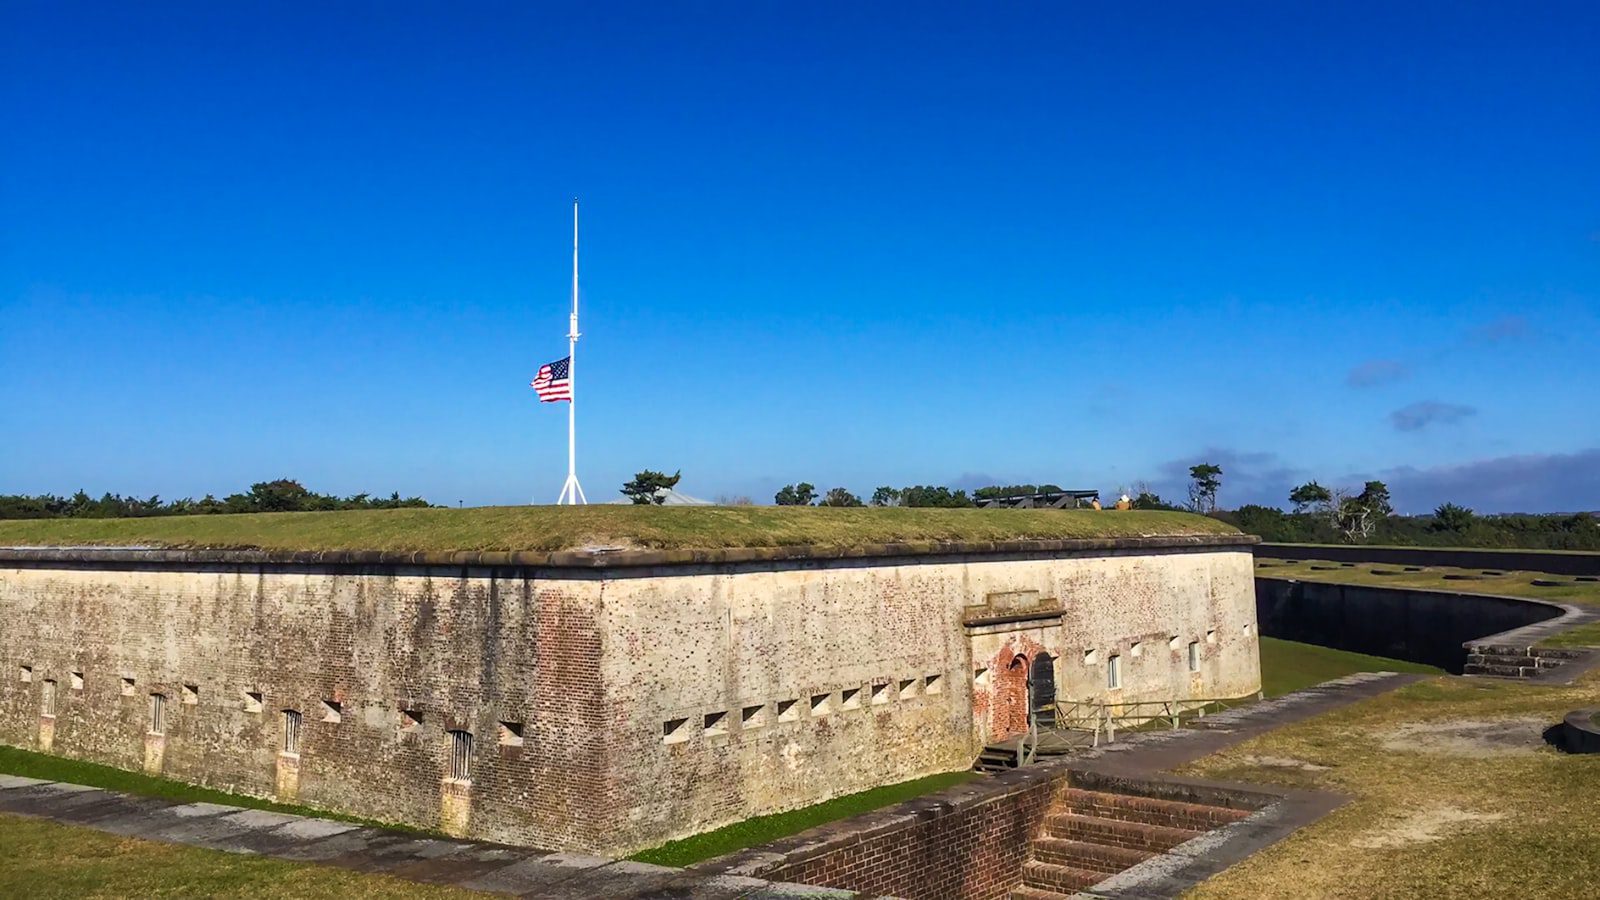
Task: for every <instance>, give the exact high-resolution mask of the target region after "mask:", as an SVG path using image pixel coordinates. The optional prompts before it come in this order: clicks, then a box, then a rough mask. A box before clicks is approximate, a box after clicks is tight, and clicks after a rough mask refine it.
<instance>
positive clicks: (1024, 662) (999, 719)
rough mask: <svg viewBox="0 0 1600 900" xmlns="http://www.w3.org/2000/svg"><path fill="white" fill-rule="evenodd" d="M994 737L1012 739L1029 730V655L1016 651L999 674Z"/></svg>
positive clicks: (996, 682)
mask: <svg viewBox="0 0 1600 900" xmlns="http://www.w3.org/2000/svg"><path fill="white" fill-rule="evenodd" d="M996 675H997V677H996V678H995V688H994V727H993V732H992V734H991V736H990V737H991V739H993V740H997V741H1004V740H1009V739H1010V738H1014V737H1016V736H1017V735H1019V734H1022V733H1023V732H1025V731H1027V730H1028V657H1026V656H1024V655H1022V654H1020V653H1019V654H1017V655H1016V656H1013V657H1011V662H1009V663H1007V664H1006V667H1005V669H1003V670H1002V671H1000V672H998V673H996Z"/></svg>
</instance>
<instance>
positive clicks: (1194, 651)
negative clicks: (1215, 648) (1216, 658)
mask: <svg viewBox="0 0 1600 900" xmlns="http://www.w3.org/2000/svg"><path fill="white" fill-rule="evenodd" d="M1189 671H1191V672H1198V671H1200V642H1199V641H1190V642H1189Z"/></svg>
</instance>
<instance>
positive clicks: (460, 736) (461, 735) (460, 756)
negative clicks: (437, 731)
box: [450, 731, 472, 781]
mask: <svg viewBox="0 0 1600 900" xmlns="http://www.w3.org/2000/svg"><path fill="white" fill-rule="evenodd" d="M450 777H451V778H454V779H455V780H456V781H471V780H472V732H470V731H452V732H450Z"/></svg>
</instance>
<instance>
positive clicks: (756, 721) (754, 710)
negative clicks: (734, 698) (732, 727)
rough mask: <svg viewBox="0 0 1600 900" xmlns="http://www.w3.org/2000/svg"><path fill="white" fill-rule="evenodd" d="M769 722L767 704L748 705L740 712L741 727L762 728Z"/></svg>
mask: <svg viewBox="0 0 1600 900" xmlns="http://www.w3.org/2000/svg"><path fill="white" fill-rule="evenodd" d="M766 724H767V707H766V704H764V703H763V704H759V705H757V706H746V707H745V708H744V709H743V710H740V712H739V726H740V727H741V728H760V727H762V726H763V725H766Z"/></svg>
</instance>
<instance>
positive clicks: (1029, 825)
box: [749, 770, 1250, 900]
mask: <svg viewBox="0 0 1600 900" xmlns="http://www.w3.org/2000/svg"><path fill="white" fill-rule="evenodd" d="M1043 775H1044V773H1042V772H1038V771H1037V770H1035V771H1034V772H1027V771H1025V770H1024V771H1021V772H1017V773H1013V774H1012V775H1008V776H1001V778H1002V779H1005V778H1011V779H1012V780H1013V783H1012V785H1010V786H1005V785H995V787H996V788H998V790H997V791H996V792H995V793H994V794H993V795H992V796H989V797H987V798H985V799H983V800H981V801H979V802H976V803H970V802H969V803H965V804H962V803H960V802H959V801H958V802H957V803H928V804H924V805H923V806H921V807H918V806H917V803H918V801H913V803H912V804H908V806H907V807H906V808H905V810H906V811H905V812H904V813H902V814H900V815H893V816H883V817H879V818H878V819H876V820H874V818H873V817H872V816H870V815H869V816H866V817H863V818H862V820H861V822H862V824H860V825H857V826H856V827H855V828H854V829H852V828H850V827H849V826H848V825H847V824H846V823H840V825H837V826H826V827H825V828H824V829H821V830H819V831H818V832H813V833H811V834H810V835H809V839H805V838H799V839H795V840H794V841H793V843H792V844H790V845H788V846H789V847H791V848H792V849H791V850H790V852H789V858H788V859H787V860H785V861H784V862H782V863H780V864H778V865H776V866H769V867H765V868H762V869H761V870H760V871H751V872H749V874H757V875H760V876H762V877H767V878H773V879H776V880H782V881H794V882H800V883H803V884H816V885H824V886H827V887H838V888H846V889H852V890H857V891H862V892H864V893H868V894H890V895H893V896H900V897H941V898H943V897H951V898H963V900H989V898H1001V897H1011V898H1021V900H1052V898H1061V897H1063V896H1066V895H1070V894H1072V893H1073V892H1075V891H1079V890H1082V889H1084V888H1087V887H1090V886H1092V885H1095V884H1098V883H1099V882H1101V881H1104V880H1105V879H1106V878H1109V877H1110V876H1112V875H1114V874H1116V873H1118V872H1121V871H1123V870H1125V869H1128V868H1131V867H1133V866H1136V865H1138V864H1139V863H1141V862H1144V861H1145V860H1147V859H1150V858H1151V857H1153V856H1156V855H1157V854H1160V853H1163V852H1165V851H1167V850H1169V849H1171V848H1173V847H1175V846H1177V845H1178V844H1181V843H1183V842H1184V841H1187V840H1189V839H1190V838H1193V837H1195V836H1197V835H1199V834H1201V833H1203V832H1205V831H1208V830H1211V829H1213V828H1218V827H1221V826H1223V825H1227V824H1229V823H1231V822H1236V821H1238V820H1240V819H1242V818H1244V817H1246V816H1248V815H1250V811H1249V810H1245V809H1229V808H1224V807H1215V806H1206V805H1202V804H1197V803H1183V802H1178V801H1173V800H1161V799H1156V798H1151V797H1142V796H1135V795H1132V794H1116V793H1107V792H1101V791H1089V790H1082V789H1079V788H1073V787H1069V786H1067V784H1066V782H1065V779H1064V777H1063V776H1061V775H1056V776H1053V777H1042V776H1043ZM1022 778H1031V779H1032V781H1031V782H1020V781H1019V780H1020V779H1022ZM997 780H999V779H997ZM785 846H786V845H785V844H783V843H781V842H780V843H779V844H775V845H769V846H767V847H764V848H760V849H762V850H763V851H767V852H778V853H782V852H785Z"/></svg>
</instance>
